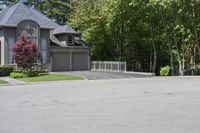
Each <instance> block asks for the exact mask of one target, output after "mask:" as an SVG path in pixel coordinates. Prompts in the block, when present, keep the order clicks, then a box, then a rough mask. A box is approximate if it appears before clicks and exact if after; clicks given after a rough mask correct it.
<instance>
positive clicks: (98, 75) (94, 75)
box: [57, 71, 152, 80]
mask: <svg viewBox="0 0 200 133" xmlns="http://www.w3.org/2000/svg"><path fill="white" fill-rule="evenodd" d="M57 73H60V74H67V75H79V76H83V77H85V78H87V79H88V80H102V79H125V78H144V77H152V76H150V75H149V74H147V73H146V74H145V73H122V72H98V71H70V72H57Z"/></svg>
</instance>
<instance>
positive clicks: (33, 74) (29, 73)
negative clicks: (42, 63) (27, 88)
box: [25, 71, 39, 77]
mask: <svg viewBox="0 0 200 133" xmlns="http://www.w3.org/2000/svg"><path fill="white" fill-rule="evenodd" d="M25 74H26V76H27V77H37V76H39V72H38V71H27V72H26V73H25Z"/></svg>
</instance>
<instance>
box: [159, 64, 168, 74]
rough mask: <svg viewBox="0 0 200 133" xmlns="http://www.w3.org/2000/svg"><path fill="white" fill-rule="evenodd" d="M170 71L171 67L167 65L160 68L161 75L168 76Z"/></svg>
mask: <svg viewBox="0 0 200 133" xmlns="http://www.w3.org/2000/svg"><path fill="white" fill-rule="evenodd" d="M169 72H170V67H169V66H165V67H162V68H161V69H160V76H168V75H169Z"/></svg>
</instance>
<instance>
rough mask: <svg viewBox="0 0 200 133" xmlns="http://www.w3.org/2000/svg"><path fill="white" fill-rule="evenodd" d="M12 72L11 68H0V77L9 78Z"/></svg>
mask: <svg viewBox="0 0 200 133" xmlns="http://www.w3.org/2000/svg"><path fill="white" fill-rule="evenodd" d="M11 72H13V67H12V66H0V77H3V76H9V75H10V73H11Z"/></svg>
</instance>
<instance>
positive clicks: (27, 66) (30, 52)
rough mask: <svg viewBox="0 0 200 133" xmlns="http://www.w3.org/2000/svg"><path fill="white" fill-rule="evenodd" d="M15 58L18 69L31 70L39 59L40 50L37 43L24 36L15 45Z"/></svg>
mask: <svg viewBox="0 0 200 133" xmlns="http://www.w3.org/2000/svg"><path fill="white" fill-rule="evenodd" d="M13 57H14V60H15V63H16V64H17V67H18V68H21V69H23V70H31V69H32V67H33V66H34V65H35V64H37V61H38V59H39V50H38V47H37V45H36V43H34V42H32V41H30V40H29V39H28V38H26V37H24V36H22V37H20V38H19V39H18V40H17V42H16V43H15V44H14V48H13Z"/></svg>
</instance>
